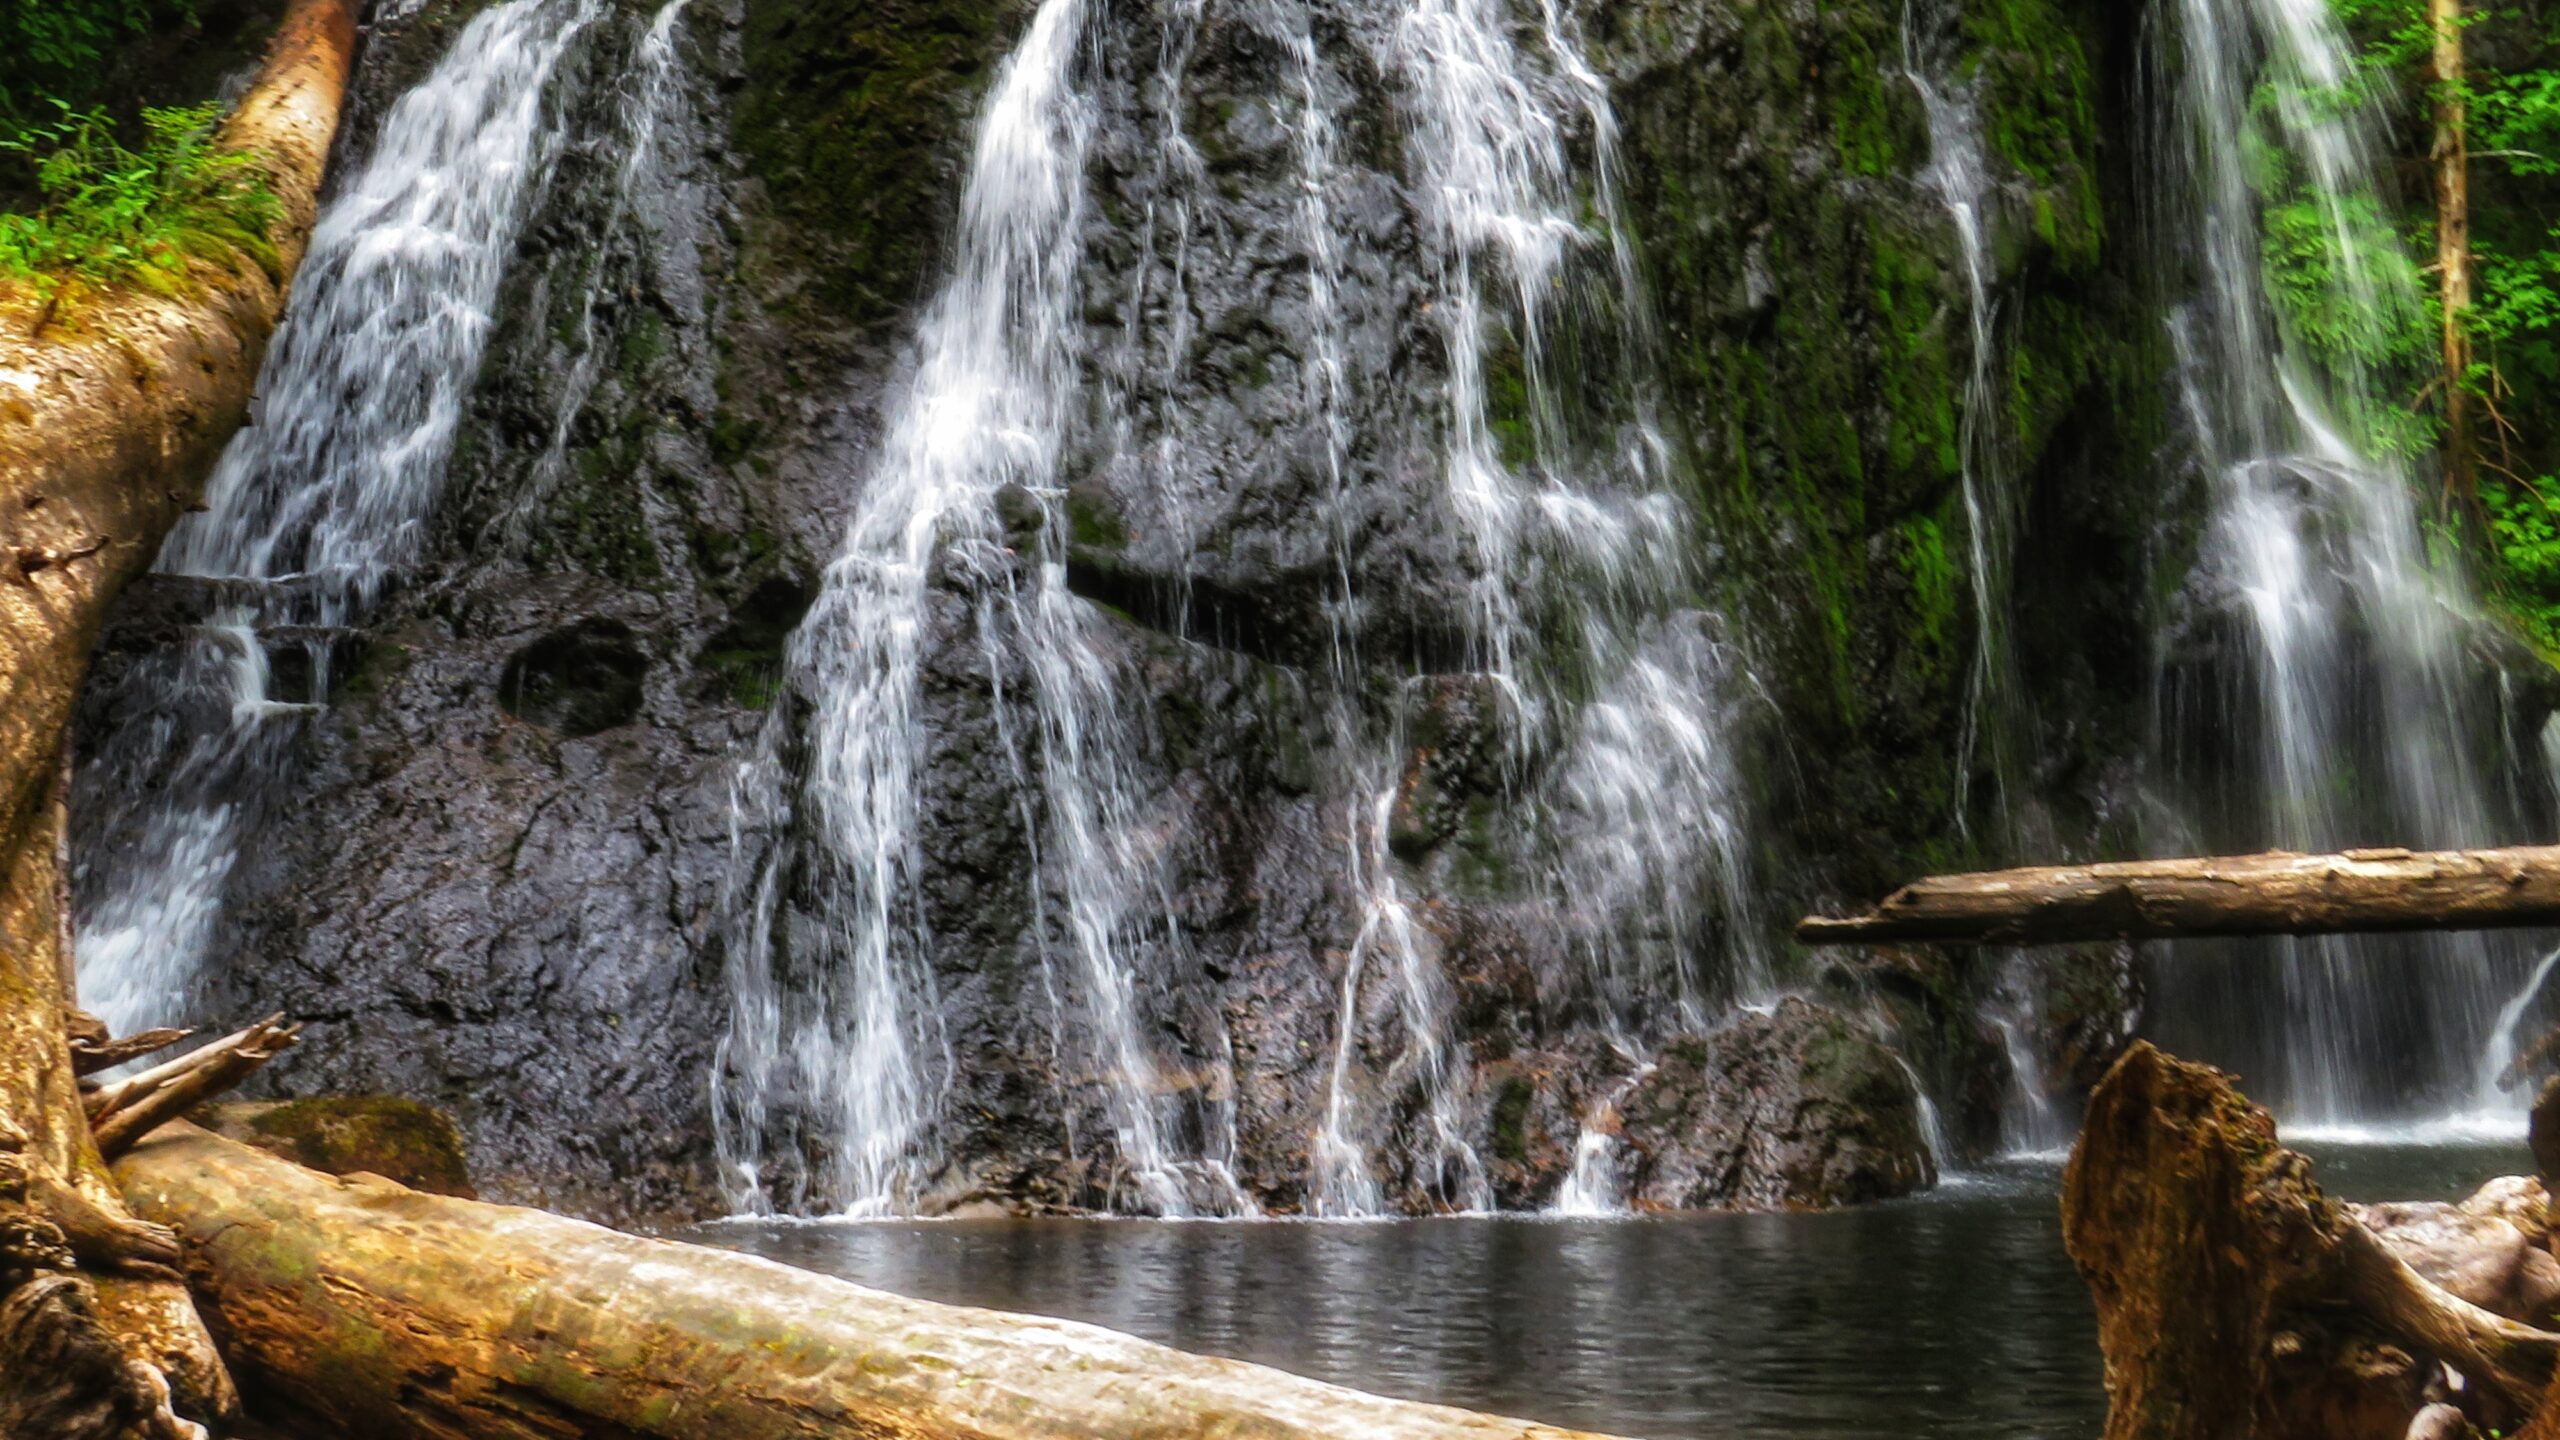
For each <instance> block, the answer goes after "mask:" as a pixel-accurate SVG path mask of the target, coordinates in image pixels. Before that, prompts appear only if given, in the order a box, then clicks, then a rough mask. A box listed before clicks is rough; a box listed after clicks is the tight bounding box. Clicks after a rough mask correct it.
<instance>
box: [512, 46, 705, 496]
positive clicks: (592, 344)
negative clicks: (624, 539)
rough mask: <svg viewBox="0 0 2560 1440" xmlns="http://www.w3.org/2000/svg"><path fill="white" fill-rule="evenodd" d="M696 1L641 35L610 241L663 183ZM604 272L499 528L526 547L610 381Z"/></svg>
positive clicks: (628, 85)
mask: <svg viewBox="0 0 2560 1440" xmlns="http://www.w3.org/2000/svg"><path fill="white" fill-rule="evenodd" d="M692 3H693V0H666V3H665V4H663V5H661V6H660V7H659V8H658V13H657V14H656V15H655V16H654V17H653V18H652V19H651V20H650V22H649V27H648V28H647V29H646V30H644V31H642V32H641V35H640V42H639V45H638V48H637V50H636V51H635V53H634V54H633V56H632V60H633V65H632V68H631V70H630V71H629V73H628V74H626V75H625V76H624V78H623V80H622V82H621V95H620V97H619V100H620V104H619V106H618V107H617V108H618V109H619V110H620V112H621V113H620V119H621V122H622V125H621V131H622V133H621V140H622V147H623V148H622V160H621V163H620V164H618V165H616V166H615V167H614V172H613V198H612V201H611V203H610V205H608V207H607V209H606V212H605V219H604V227H603V231H602V233H604V234H605V235H608V236H610V235H615V234H619V233H620V232H621V231H622V230H623V228H624V227H625V226H626V225H627V224H628V223H629V222H630V219H631V214H632V206H633V202H634V201H636V200H637V199H638V198H639V196H640V192H641V189H642V187H643V186H644V185H646V184H648V183H650V182H651V181H653V180H655V179H656V178H657V177H658V166H659V165H660V164H661V163H662V162H663V160H664V157H663V156H662V155H661V154H660V153H659V149H660V146H659V131H660V130H662V129H663V128H664V127H665V126H666V124H667V121H668V118H669V117H668V112H669V110H670V108H671V107H672V106H673V105H674V103H675V102H676V100H677V98H678V96H679V91H680V87H679V86H678V84H677V81H678V79H679V76H680V71H679V68H678V66H677V63H676V43H675V37H676V26H677V25H678V24H679V23H680V22H682V21H683V19H684V15H685V11H686V10H687V9H688V8H690V7H691V5H692ZM604 283H605V282H604V277H603V275H602V274H601V273H599V274H596V275H594V276H591V277H590V278H589V282H588V284H587V285H586V287H585V289H584V291H583V293H582V294H580V296H579V297H578V319H577V323H576V325H575V326H574V327H573V328H574V330H575V332H576V336H577V342H576V358H575V359H573V360H572V361H570V365H569V373H568V377H567V380H566V383H565V384H564V385H563V386H562V390H561V395H560V398H559V400H558V402H557V404H558V413H557V414H556V415H554V417H553V419H552V425H551V440H550V443H549V444H548V445H547V446H545V447H544V449H543V452H542V456H541V458H540V459H539V460H537V461H535V462H534V468H533V472H532V474H531V475H530V476H528V477H527V479H526V482H525V483H524V484H523V485H522V486H520V487H519V488H518V489H517V491H516V497H515V500H514V502H513V503H512V504H511V505H510V506H509V507H508V509H507V512H506V515H505V517H504V519H503V520H502V521H501V522H500V528H501V531H502V533H503V534H504V535H505V536H506V538H507V539H508V540H509V541H510V542H511V543H513V544H515V545H518V546H521V545H523V544H524V543H525V542H526V540H527V539H528V538H529V537H530V536H531V534H532V532H533V529H534V527H535V525H536V522H537V520H538V518H539V517H540V516H541V514H542V509H543V502H544V501H546V500H547V499H549V498H550V496H551V494H552V492H553V491H554V490H555V489H556V488H557V487H558V485H559V483H560V480H561V477H562V476H563V475H564V474H565V473H566V472H567V469H568V465H569V441H570V437H571V435H572V434H573V433H574V432H575V430H576V429H577V424H578V417H579V416H580V415H582V414H584V413H585V411H586V408H587V402H588V401H589V400H590V399H592V398H593V397H594V395H595V390H596V385H597V382H599V381H600V380H602V379H603V378H604V372H605V365H606V362H607V360H608V358H609V357H610V355H611V352H610V350H609V349H608V348H607V347H606V346H605V345H603V344H602V343H600V340H601V337H600V336H599V335H598V333H597V326H596V310H597V304H596V302H597V300H598V299H599V298H601V296H602V294H603V290H604Z"/></svg>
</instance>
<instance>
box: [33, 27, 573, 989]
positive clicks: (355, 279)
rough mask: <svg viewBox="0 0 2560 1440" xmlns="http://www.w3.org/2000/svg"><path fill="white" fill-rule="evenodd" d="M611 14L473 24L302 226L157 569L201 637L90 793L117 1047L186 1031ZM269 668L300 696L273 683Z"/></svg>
mask: <svg viewBox="0 0 2560 1440" xmlns="http://www.w3.org/2000/svg"><path fill="white" fill-rule="evenodd" d="M604 8H605V7H604V3H603V0H511V3H507V4H501V5H497V6H494V7H492V8H490V9H488V10H486V11H484V12H482V13H481V14H480V15H479V16H478V17H476V18H475V19H474V20H473V21H472V22H471V23H470V24H469V25H468V26H467V27H465V28H464V30H463V32H462V34H461V35H460V36H459V37H457V38H456V40H455V41H454V44H453V48H452V50H451V51H450V52H448V53H447V54H446V55H445V57H444V58H443V59H442V61H441V62H440V63H439V64H438V65H437V66H436V68H435V69H434V71H433V72H432V73H431V74H429V76H428V77H427V78H426V79H425V80H424V81H423V82H421V83H420V84H419V85H418V86H417V87H416V88H415V89H412V90H411V91H409V92H408V93H407V94H405V95H403V96H402V97H401V98H400V100H399V101H398V103H397V104H395V105H394V106H393V107H392V109H391V111H390V113H389V114H388V115H386V116H385V117H384V119H383V122H382V125H381V128H380V133H379V137H378V139H377V140H376V141H375V148H374V150H373V153H372V154H371V156H370V157H369V158H367V159H366V161H365V162H364V165H363V168H362V169H361V170H360V171H359V172H357V174H356V175H355V176H354V178H352V179H351V180H350V181H348V182H347V184H346V185H345V187H344V188H343V189H342V190H341V191H340V192H339V193H338V195H337V196H336V197H335V198H334V199H332V200H331V201H330V202H329V204H328V206H327V208H326V210H325V211H324V212H323V213H322V215H321V216H320V219H319V223H318V225H317V227H316V228H315V229H314V230H313V232H312V237H311V244H310V248H309V251H308V253H307V255H306V257H305V259H304V261H303V264H302V268H301V271H300V272H299V274H298V275H297V276H296V278H295V282H294V288H293V295H292V299H291V303H290V304H289V305H288V307H287V311H286V320H285V323H284V324H283V326H282V327H281V328H280V329H279V330H278V332H277V335H276V338H275V342H274V345H273V347H272V348H271V349H270V351H269V352H268V355H267V358H266V363H265V366H264V368H263V369H262V370H261V372H260V375H259V382H258V395H259V400H258V413H257V417H256V423H255V424H253V425H252V426H250V427H249V428H247V429H244V430H243V431H242V432H241V433H240V436H239V438H238V439H236V440H235V441H233V442H232V444H231V446H230V448H229V449H228V450H226V451H225V452H224V455H223V458H222V461H221V463H220V465H219V466H218V467H217V468H216V470H215V471H214V474H213V477H212V479H211V481H210V482H209V483H208V485H207V487H206V497H205V498H206V511H205V513H203V514H200V515H193V516H189V517H188V518H187V519H186V520H184V521H183V522H182V523H181V524H180V525H179V526H178V528H177V530H176V531H175V532H174V533H173V534H172V535H171V537H170V539H169V542H168V544H167V546H166V547H165V548H164V549H163V551H162V552H161V556H160V562H159V570H160V572H161V573H162V574H165V575H172V576H187V577H195V578H197V579H198V580H200V581H201V582H202V585H201V589H202V591H203V594H204V598H205V599H206V600H207V601H208V602H209V604H208V610H207V615H208V618H206V619H205V620H204V622H203V623H202V624H200V625H198V626H196V627H195V629H194V630H193V633H192V638H191V639H190V640H189V642H188V643H187V644H186V646H185V647H184V648H183V649H182V650H181V651H179V652H178V653H177V654H176V655H174V656H170V657H162V658H160V659H157V660H155V661H154V662H153V664H152V666H151V668H150V669H149V670H148V671H147V672H146V673H144V674H142V675H140V676H138V677H137V678H136V680H135V681H134V682H133V683H134V684H135V685H136V686H137V687H138V688H137V690H136V691H135V693H136V694H137V696H138V697H139V699H138V702H137V703H136V706H135V708H137V709H139V710H140V711H141V712H142V713H143V715H144V716H145V717H147V718H144V719H141V720H137V721H134V722H131V723H127V724H125V725H123V726H121V727H120V728H119V729H118V730H117V732H116V733H115V734H114V735H113V736H112V737H111V738H110V739H109V741H108V743H107V745H106V747H105V749H104V750H103V752H102V753H101V755H100V756H99V758H98V761H97V762H96V763H94V764H92V765H91V766H90V767H88V770H87V772H86V774H85V776H84V780H83V793H82V796H81V799H80V803H79V811H80V813H81V814H82V815H83V816H84V822H83V823H84V826H90V827H94V828H93V829H91V830H90V836H89V839H88V841H87V843H85V844H84V845H83V847H82V852H83V853H82V857H81V864H80V868H79V872H78V875H77V879H76V883H77V887H78V892H79V900H80V914H81V943H80V962H81V963H80V969H81V974H80V981H81V996H82V1000H83V1002H84V1003H85V1004H87V1005H88V1006H89V1008H91V1009H93V1010H94V1011H96V1012H97V1013H98V1015H99V1016H100V1017H101V1018H103V1019H105V1020H106V1021H107V1022H108V1024H110V1025H111V1026H113V1027H114V1028H116V1029H117V1030H119V1031H122V1030H129V1029H138V1028H141V1027H144V1026H148V1025H153V1024H158V1023H163V1022H167V1021H172V1020H176V1019H179V1018H180V1017H181V1014H182V1011H183V1009H184V1002H185V999H186V994H187V990H188V987H189V986H190V985H192V984H193V983H194V982H195V980H196V977H197V975H198V973H199V971H200V969H201V967H202V965H203V963H204V961H205V959H206V958H207V951H208V949H209V947H210V945H211V944H212V942H213V938H214V934H215V927H216V924H217V921H218V919H219V915H220V910H221V904H222V898H223V891H224V887H225V884H226V883H227V881H228V879H229V877H230V874H231V871H232V868H233V865H234V863H235V861H236V859H237V857H238V855H239V850H240V845H241V843H242V841H243V839H244V838H245V837H246V835H247V834H248V833H249V832H250V831H251V830H252V829H253V828H254V826H255V825H256V823H257V821H258V819H259V816H260V814H261V812H262V811H263V809H264V808H265V807H266V806H267V805H268V804H269V803H270V802H271V800H272V798H273V792H274V790H275V789H276V784H277V779H276V777H277V776H278V773H279V772H280V771H281V770H282V768H283V767H284V766H285V764H286V761H287V758H288V756H289V755H290V753H291V750H292V747H293V744H294V742H295V740H296V738H297V737H298V735H299V732H300V726H301V722H302V721H303V720H304V719H305V718H306V717H308V716H309V715H311V714H313V713H316V711H317V709H318V708H319V706H318V702H320V701H322V700H325V698H326V697H327V695H328V691H329V684H330V656H331V652H332V649H333V647H334V644H335V642H336V641H337V640H338V639H339V638H340V637H341V636H342V635H344V634H345V633H346V627H347V626H349V625H350V624H351V623H352V622H354V621H355V620H356V619H358V618H359V617H360V616H362V615H363V614H364V613H365V611H366V610H367V609H369V608H370V607H371V605H372V604H373V602H374V601H375V600H376V599H377V598H378V597H379V596H380V595H381V593H382V591H383V590H384V588H385V587H386V586H388V585H389V584H390V583H392V581H393V579H394V578H395V577H396V576H397V575H398V574H399V573H400V571H401V570H402V568H403V567H404V566H406V565H408V564H410V563H411V562H412V561H414V560H415V558H416V557H417V555H418V554H419V552H420V549H421V546H422V544H423V542H424V537H425V532H426V524H427V519H428V515H429V513H430V511H431V510H432V508H433V506H434V504H435V501H436V497H437V494H438V491H439V490H440V488H441V486H442V483H443V479H444V474H445V465H446V461H447V459H448V458H449V456H450V454H451V451H452V447H453V439H454V434H455V429H456V427H457V425H458V424H459V423H460V421H461V418H462V413H463V406H464V401H465V399H466V397H467V395H468V393H469V390H470V387H471V385H472V383H473V381H474V379H475V378H476V376H477V374H478V371H479V362H480V356H481V353H482V350H483V348H484V346H485V345H486V343H487V339H488V334H489V329H490V317H491V313H492V310H493V307H494V306H495V304H496V302H497V298H498V287H499V282H500V280H501V279H502V278H503V276H504V273H505V270H506V265H507V262H508V259H509V257H510V256H511V255H512V254H513V252H514V249H515V239H516V234H517V230H518V228H519V226H520V224H521V223H522V220H523V217H524V215H525V214H526V212H527V209H528V205H529V197H530V196H531V195H532V194H533V193H534V192H535V191H536V190H537V188H538V187H539V186H540V184H541V183H542V180H543V178H544V177H545V176H546V175H547V174H548V172H549V170H550V166H551V161H552V159H553V156H554V155H555V153H556V151H557V147H558V145H559V141H560V136H559V134H558V133H557V131H556V129H555V128H554V127H553V126H552V125H551V124H549V123H547V121H548V118H549V117H550V112H549V111H548V110H547V109H546V106H545V103H544V95H545V91H546V89H547V88H548V87H549V85H550V82H551V79H552V75H553V72H554V71H555V70H556V69H557V68H558V66H559V63H560V60H561V57H562V56H563V55H564V54H565V53H566V52H567V51H568V49H569V47H570V45H571V44H572V43H573V42H574V41H575V40H576V39H577V37H578V36H579V35H580V34H581V33H582V32H583V31H585V30H586V29H587V28H588V27H589V26H590V25H591V24H593V23H594V22H595V21H596V20H597V19H598V18H599V16H600V15H601V14H602V13H603V11H604ZM277 658H284V659H286V660H289V661H290V662H291V665H290V668H291V670H292V672H293V678H294V679H295V681H296V684H295V687H294V693H295V694H296V696H297V697H298V698H296V699H291V700H286V699H279V698H278V697H277V695H276V693H275V691H274V689H273V688H272V686H273V684H274V682H275V681H276V679H277V675H278V671H277V666H276V663H275V661H276V659H277ZM86 817H96V818H94V819H92V818H86Z"/></svg>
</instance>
